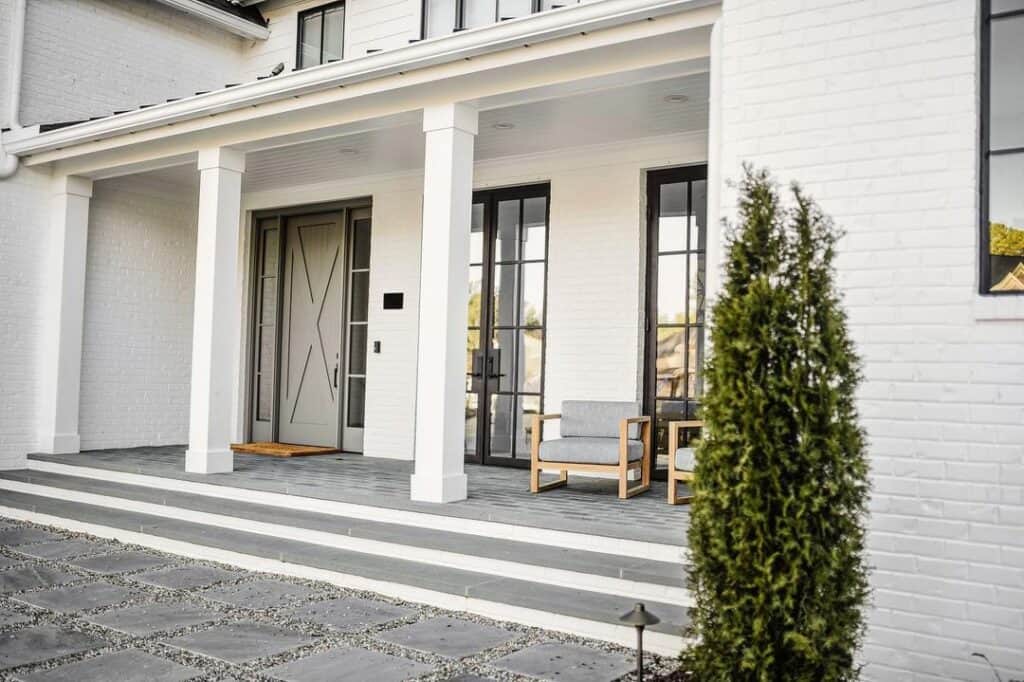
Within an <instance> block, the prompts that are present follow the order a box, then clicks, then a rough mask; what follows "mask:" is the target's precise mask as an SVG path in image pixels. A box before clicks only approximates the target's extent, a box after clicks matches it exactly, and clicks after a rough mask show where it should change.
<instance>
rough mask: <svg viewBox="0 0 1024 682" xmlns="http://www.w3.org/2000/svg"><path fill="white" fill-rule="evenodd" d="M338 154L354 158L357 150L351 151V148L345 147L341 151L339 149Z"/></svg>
mask: <svg viewBox="0 0 1024 682" xmlns="http://www.w3.org/2000/svg"><path fill="white" fill-rule="evenodd" d="M338 153H339V154H341V155H342V156H355V155H356V154H358V153H359V150H358V149H352V148H351V147H345V148H343V149H339V150H338Z"/></svg>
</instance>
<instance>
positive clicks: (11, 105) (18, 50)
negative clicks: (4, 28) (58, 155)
mask: <svg viewBox="0 0 1024 682" xmlns="http://www.w3.org/2000/svg"><path fill="white" fill-rule="evenodd" d="M26 2H27V0H14V14H13V15H12V16H11V56H10V68H9V71H10V74H9V76H8V80H7V112H6V113H7V117H6V118H7V126H8V127H10V128H11V129H12V130H17V129H18V128H21V122H20V120H19V109H20V108H21V64H22V59H23V56H24V54H25V50H24V44H25V4H26ZM17 170H18V157H17V156H15V155H14V154H8V153H7V150H5V149H4V145H3V140H2V139H0V180H6V179H7V178H9V177H11V176H12V175H14V174H15V172H17Z"/></svg>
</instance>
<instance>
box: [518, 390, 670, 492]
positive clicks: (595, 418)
mask: <svg viewBox="0 0 1024 682" xmlns="http://www.w3.org/2000/svg"><path fill="white" fill-rule="evenodd" d="M639 414H640V403H637V402H607V401H593V400H566V401H565V402H563V403H562V412H561V413H560V414H537V415H534V417H533V433H532V440H533V447H532V448H531V456H530V492H532V493H539V492H543V491H545V490H551V489H552V488H560V487H562V486H564V485H566V483H568V481H569V472H570V471H590V472H596V473H609V474H615V475H616V476H617V478H618V479H619V498H620V499H623V500H624V499H626V498H628V497H633V496H634V495H638V494H640V493H642V492H646V491H647V490H649V489H650V487H651V469H650V461H651V418H650V417H640V416H637V415H639ZM549 419H561V424H560V429H559V431H560V433H561V435H562V437H561V438H556V439H554V440H547V441H546V440H543V433H542V429H543V426H544V422H545V421H547V420H549ZM636 470H639V471H640V484H639V485H636V486H633V487H632V488H630V487H629V472H630V471H636ZM542 471H557V472H558V474H559V476H558V479H557V480H555V481H552V482H550V483H545V484H543V485H541V482H540V472H542Z"/></svg>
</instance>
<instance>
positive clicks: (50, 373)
mask: <svg viewBox="0 0 1024 682" xmlns="http://www.w3.org/2000/svg"><path fill="white" fill-rule="evenodd" d="M91 197H92V180H90V179H88V178H80V177H75V176H61V177H58V178H56V179H55V181H54V190H53V195H52V197H51V199H50V242H49V257H50V267H49V271H48V273H47V275H48V277H47V282H48V284H47V287H46V291H47V293H46V296H47V299H48V300H47V301H46V302H45V303H44V306H45V311H46V321H45V325H46V333H45V334H43V339H44V340H43V344H44V345H43V347H42V349H41V350H42V377H43V390H42V394H41V396H40V403H41V404H40V433H39V449H40V451H42V452H48V453H51V454H58V453H70V452H78V450H79V446H80V444H81V439H80V438H79V434H78V400H79V389H80V386H81V380H82V322H83V316H84V308H85V253H86V251H85V249H86V242H87V238H88V234H89V199H90V198H91Z"/></svg>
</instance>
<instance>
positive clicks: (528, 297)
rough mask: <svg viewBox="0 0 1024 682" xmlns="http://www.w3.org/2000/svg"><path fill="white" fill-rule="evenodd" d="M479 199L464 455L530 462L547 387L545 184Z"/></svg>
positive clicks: (475, 210) (474, 230) (474, 239)
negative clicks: (534, 422)
mask: <svg viewBox="0 0 1024 682" xmlns="http://www.w3.org/2000/svg"><path fill="white" fill-rule="evenodd" d="M475 200H476V203H475V204H474V206H473V223H472V231H471V236H470V253H471V255H470V306H469V307H470V309H469V311H468V319H469V337H468V338H469V343H468V346H467V353H466V373H467V397H466V406H467V407H466V454H467V459H470V460H471V461H476V462H480V463H484V464H488V463H490V464H508V465H517V466H525V465H527V463H528V462H529V458H530V450H529V431H528V429H529V426H530V419H529V415H531V414H537V413H539V412H540V410H541V404H542V395H543V390H544V325H545V295H546V281H547V262H546V259H547V216H548V210H547V204H548V189H547V186H546V185H545V186H539V187H526V188H513V189H507V190H494V191H490V192H479V193H477V194H476V197H475ZM478 235H480V236H479V237H478ZM481 237H482V238H481ZM477 259H479V260H477ZM481 301H486V302H487V305H486V306H484V307H483V308H482V309H481V307H480V305H479V303H480V302H481ZM474 432H475V434H476V437H475V438H473V433H474Z"/></svg>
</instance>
